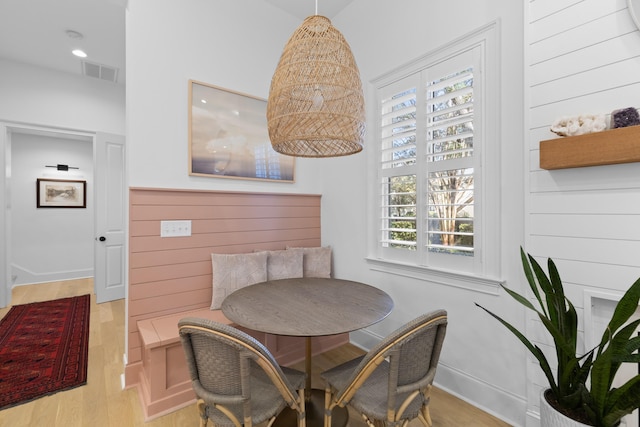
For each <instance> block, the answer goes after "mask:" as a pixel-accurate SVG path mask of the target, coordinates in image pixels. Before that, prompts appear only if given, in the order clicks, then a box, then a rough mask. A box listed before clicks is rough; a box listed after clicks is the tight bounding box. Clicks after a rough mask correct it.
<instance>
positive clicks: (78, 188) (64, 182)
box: [36, 178, 87, 208]
mask: <svg viewBox="0 0 640 427" xmlns="http://www.w3.org/2000/svg"><path fill="white" fill-rule="evenodd" d="M36 201H37V207H39V208H86V207H87V182H86V181H73V180H68V179H48V178H38V179H37V180H36Z"/></svg>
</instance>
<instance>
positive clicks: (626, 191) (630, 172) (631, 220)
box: [525, 0, 640, 425]
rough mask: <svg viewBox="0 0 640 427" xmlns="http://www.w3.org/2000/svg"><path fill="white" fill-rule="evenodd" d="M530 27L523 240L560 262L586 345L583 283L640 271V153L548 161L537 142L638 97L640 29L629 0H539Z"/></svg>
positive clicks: (532, 381) (532, 321) (611, 287)
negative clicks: (618, 159)
mask: <svg viewBox="0 0 640 427" xmlns="http://www.w3.org/2000/svg"><path fill="white" fill-rule="evenodd" d="M526 34H527V37H528V46H527V51H528V55H527V58H528V64H527V71H526V75H527V78H528V93H529V96H528V105H527V106H526V107H528V108H527V111H526V113H527V115H528V120H529V129H528V131H527V135H528V142H529V150H528V158H527V160H528V166H529V170H528V174H527V184H528V187H527V188H526V191H527V193H528V194H527V199H526V212H525V215H526V224H527V230H526V249H527V251H528V252H530V253H531V254H532V255H534V256H536V257H537V258H538V260H539V261H540V262H541V263H544V264H545V265H546V258H548V257H551V258H553V259H554V261H555V262H556V264H557V266H558V269H559V271H560V275H561V277H562V279H563V281H564V282H565V285H566V286H565V291H566V292H567V294H568V297H569V298H570V299H571V301H572V303H574V304H575V306H576V310H577V311H578V316H579V325H580V333H581V336H580V338H579V346H581V347H583V349H584V346H585V342H584V338H583V334H584V331H583V328H586V327H588V326H585V322H584V319H585V312H588V311H590V310H591V307H590V306H589V305H585V301H588V300H587V299H586V298H585V292H587V291H594V292H610V291H613V292H623V291H624V290H626V289H627V287H628V286H630V285H631V283H633V281H634V280H635V279H637V278H638V277H639V276H640V258H639V257H638V253H640V221H639V220H640V180H638V177H639V176H640V163H629V164H621V165H608V166H593V167H584V168H575V169H559V170H554V171H548V170H543V169H540V167H539V158H540V152H539V142H540V140H546V139H551V138H554V137H557V136H556V135H555V134H553V133H552V132H551V131H550V127H551V125H552V123H553V122H554V120H556V119H558V118H561V117H564V116H577V115H580V114H598V113H603V114H609V113H611V112H612V111H613V110H616V109H619V108H626V107H631V106H633V107H636V108H638V107H640V102H638V101H639V99H640V73H639V72H638V70H639V67H640V60H639V58H640V32H639V31H638V29H637V28H636V27H635V25H634V23H633V21H632V19H631V16H630V15H629V10H628V8H627V2H626V1H625V0H614V1H599V0H584V1H570V0H535V1H530V2H529V9H528V31H527V32H526ZM527 327H528V332H529V335H530V336H535V337H536V339H535V340H534V344H537V345H538V346H540V347H541V348H542V349H543V351H544V352H545V353H546V352H547V351H553V349H552V347H551V343H550V341H549V339H548V338H547V336H546V335H544V334H543V333H541V332H540V329H541V326H540V322H539V320H538V319H537V318H536V317H534V316H533V315H532V316H530V318H529V321H528V326H527ZM597 335H598V336H599V333H598V334H597ZM529 365H530V367H529V368H528V369H527V371H528V372H529V375H528V382H527V397H528V402H529V403H528V406H529V413H536V412H537V411H538V407H539V404H538V402H539V396H540V392H541V390H542V389H543V388H546V387H548V382H547V381H546V378H544V376H543V375H542V372H541V370H540V369H539V367H538V366H537V365H536V363H535V361H534V360H533V358H529ZM527 425H529V424H528V423H527ZM532 425H534V424H532Z"/></svg>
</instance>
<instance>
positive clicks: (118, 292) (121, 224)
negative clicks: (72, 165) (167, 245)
mask: <svg viewBox="0 0 640 427" xmlns="http://www.w3.org/2000/svg"><path fill="white" fill-rule="evenodd" d="M94 141H95V142H94V157H95V160H94V165H95V170H94V180H95V211H96V238H95V251H94V254H95V255H94V256H95V265H94V286H95V293H96V300H97V302H98V303H103V302H106V301H113V300H116V299H122V298H124V297H125V290H126V285H125V280H126V274H125V260H126V227H125V224H126V215H125V212H126V210H125V207H126V203H127V197H126V196H127V195H126V187H125V162H124V153H125V151H124V141H125V139H124V136H121V135H111V134H105V133H98V134H96V137H95V140H94Z"/></svg>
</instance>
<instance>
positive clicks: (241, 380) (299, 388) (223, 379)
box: [178, 317, 306, 427]
mask: <svg viewBox="0 0 640 427" xmlns="http://www.w3.org/2000/svg"><path fill="white" fill-rule="evenodd" d="M178 328H179V330H180V338H181V340H182V347H183V348H184V352H185V355H186V358H187V366H188V367H189V374H190V375H191V380H192V385H193V389H194V391H195V393H196V396H197V398H198V403H197V406H198V410H199V412H200V426H201V427H204V426H206V425H207V422H208V420H211V421H212V422H213V424H214V426H217V427H240V426H245V427H251V426H252V425H253V424H258V423H262V422H264V421H268V423H267V426H270V425H271V424H272V423H273V421H274V420H275V417H276V416H277V415H278V414H279V413H280V411H282V409H284V408H285V407H286V406H289V407H290V408H291V409H293V410H295V411H297V412H298V414H299V415H298V427H305V417H304V415H305V413H304V403H305V402H304V384H305V378H306V376H305V374H304V373H303V372H299V371H296V370H293V369H288V368H285V367H281V366H279V365H278V364H277V362H276V361H275V359H274V358H273V356H272V355H271V353H269V351H268V350H267V349H266V348H265V347H264V346H263V345H262V344H260V343H259V342H258V341H256V340H255V339H254V338H252V337H251V336H249V335H247V334H246V333H244V332H242V331H240V330H238V329H236V328H234V327H232V326H229V325H224V324H221V323H217V322H213V321H211V320H208V319H198V318H193V317H191V318H184V319H181V320H180V322H179V323H178Z"/></svg>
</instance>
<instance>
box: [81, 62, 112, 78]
mask: <svg viewBox="0 0 640 427" xmlns="http://www.w3.org/2000/svg"><path fill="white" fill-rule="evenodd" d="M82 74H84V75H85V76H88V77H94V78H96V79H100V80H106V81H109V82H113V83H116V82H117V81H118V69H117V68H113V67H109V66H107V65H101V64H95V63H92V62H87V61H82Z"/></svg>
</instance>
